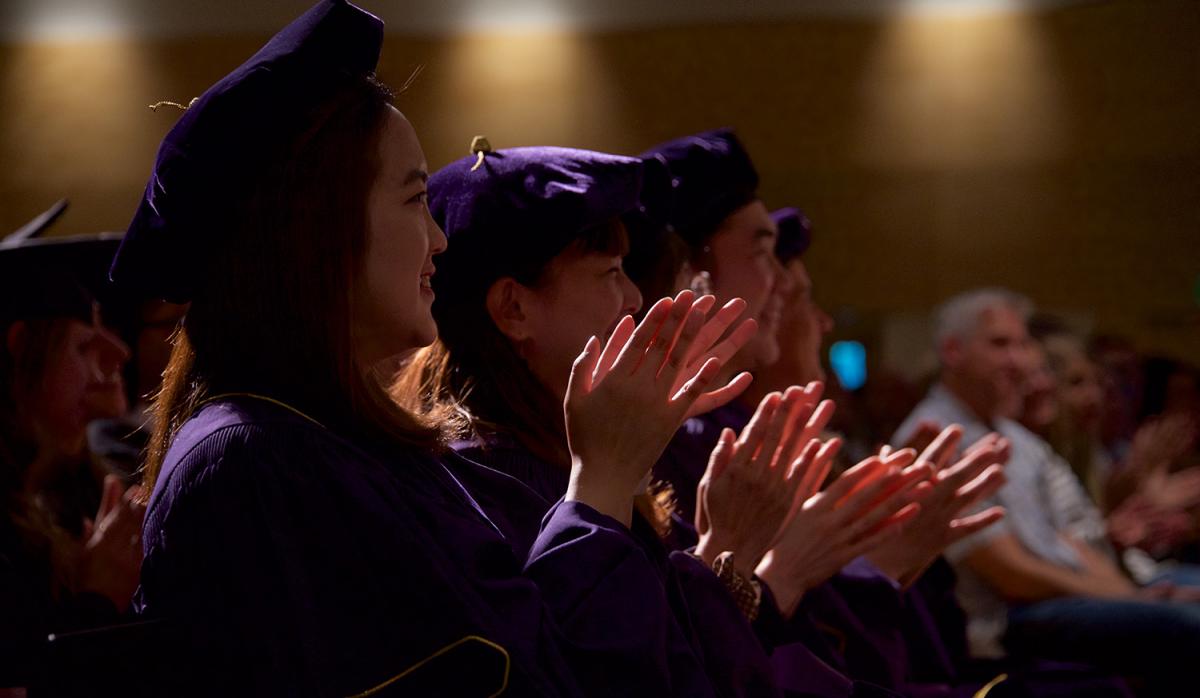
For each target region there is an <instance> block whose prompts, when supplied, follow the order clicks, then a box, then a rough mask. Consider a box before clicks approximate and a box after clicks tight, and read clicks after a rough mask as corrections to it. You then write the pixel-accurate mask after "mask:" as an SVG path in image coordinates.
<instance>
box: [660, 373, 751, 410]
mask: <svg viewBox="0 0 1200 698" xmlns="http://www.w3.org/2000/svg"><path fill="white" fill-rule="evenodd" d="M712 360H713V361H719V359H712ZM752 382H754V377H753V376H751V375H750V373H748V372H746V371H743V372H742V373H739V374H737V376H735V377H734V378H733V380H731V381H729V382H728V383H726V384H725V385H724V386H723V387H720V388H717V389H716V390H711V391H709V392H707V393H704V394H703V395H701V396H700V397H699V398H697V399H696V401H695V402H694V403H692V406H691V408H690V409H689V410H688V413H687V416H689V417H695V416H696V415H698V414H704V413H706V412H712V411H713V410H715V409H717V408H718V407H721V406H723V405H727V404H729V403H730V402H732V401H733V400H735V399H737V397H738V396H739V395H741V394H742V393H744V392H746V388H749V387H750V384H751V383H752ZM680 392H682V390H681V391H680ZM678 397H679V393H676V395H675V396H674V397H673V398H672V400H674V399H677V398H678Z"/></svg>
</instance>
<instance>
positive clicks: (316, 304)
mask: <svg viewBox="0 0 1200 698" xmlns="http://www.w3.org/2000/svg"><path fill="white" fill-rule="evenodd" d="M392 99H393V97H392V93H391V92H390V91H389V90H388V89H387V88H386V87H385V86H383V85H382V84H381V83H379V82H377V81H376V80H375V79H374V78H373V77H364V78H362V79H360V80H358V81H356V82H354V83H353V84H351V85H349V86H347V87H346V88H345V89H343V90H342V91H341V92H340V93H339V94H338V95H337V96H335V97H334V98H332V99H331V100H330V101H329V102H327V103H326V104H325V105H323V106H322V107H321V109H320V111H319V113H317V114H314V115H313V118H312V119H311V120H310V123H311V124H312V126H311V128H310V129H309V130H308V131H307V132H305V133H302V134H299V135H298V136H297V137H296V138H294V139H293V140H292V142H291V143H289V144H288V145H287V146H286V147H285V148H283V149H282V150H281V152H279V153H278V157H276V158H274V167H273V168H271V169H269V170H267V171H264V172H261V173H259V174H258V175H257V178H256V182H255V189H254V191H253V192H252V194H251V195H250V196H249V197H247V199H246V200H245V201H244V202H243V203H242V204H241V206H240V207H239V209H238V210H237V212H236V213H235V214H234V217H233V218H234V220H231V221H230V222H229V227H228V229H226V230H223V231H220V233H221V235H222V238H221V241H220V243H219V244H220V245H221V249H220V252H219V255H217V258H219V259H221V260H222V261H221V263H220V268H219V269H215V270H213V272H212V273H210V274H208V275H207V277H206V279H205V280H204V282H203V284H202V286H201V288H200V289H198V292H197V293H196V295H195V297H194V299H193V301H192V305H191V307H190V309H189V310H188V312H187V315H186V317H185V319H184V322H183V325H182V327H181V328H180V330H179V331H177V332H176V333H175V335H174V337H173V340H172V341H173V343H174V348H173V350H172V354H171V360H170V363H169V364H168V366H167V369H166V371H165V372H164V374H163V385H162V388H161V390H160V392H159V394H158V396H157V398H156V400H155V416H156V420H155V425H154V433H153V435H152V437H151V440H150V445H149V453H148V457H147V463H146V488H145V491H146V493H147V496H148V494H149V492H150V491H151V489H152V488H153V485H154V481H155V479H156V478H157V476H158V472H159V469H160V468H161V466H162V461H163V458H164V456H165V455H166V451H167V448H168V447H169V445H170V442H171V439H172V437H173V435H174V433H175V432H176V431H177V430H178V429H179V428H180V426H181V425H182V424H183V423H184V422H185V421H186V420H187V418H188V417H189V416H190V415H191V413H192V412H193V411H194V410H195V409H196V408H197V406H198V405H199V404H200V403H201V402H203V401H204V400H205V399H209V398H211V397H214V396H216V395H220V394H225V393H231V392H242V393H258V394H263V395H266V396H269V397H271V398H273V399H276V400H281V401H283V402H285V403H288V404H289V405H290V406H292V407H295V408H296V409H298V410H301V411H302V412H304V413H306V414H308V415H310V416H312V417H313V418H314V419H316V420H317V421H319V422H322V423H324V424H325V425H327V426H329V427H330V428H332V429H335V430H343V431H348V432H354V433H357V434H360V435H362V436H366V437H368V438H372V439H382V440H385V441H395V442H400V443H404V444H408V445H413V446H417V447H422V448H433V447H435V446H436V445H437V444H438V443H439V433H438V431H437V430H436V429H434V428H433V427H431V426H429V425H427V424H426V423H424V422H422V421H421V420H419V419H418V418H416V417H414V416H413V415H412V414H410V413H408V412H406V411H404V410H403V409H401V408H400V407H399V406H397V405H396V404H395V403H394V402H393V401H391V400H390V399H389V398H388V396H387V393H386V391H385V389H384V388H383V386H382V385H381V384H380V382H379V381H378V380H375V379H374V377H373V376H369V375H366V371H367V370H368V368H369V367H364V366H361V365H359V363H358V361H357V360H356V358H355V355H354V351H353V347H354V341H353V337H352V328H353V327H354V317H353V310H354V309H353V305H352V302H351V298H352V293H353V291H354V289H355V288H356V287H357V285H358V283H359V282H360V278H361V276H362V271H363V268H364V260H365V257H366V254H367V244H368V238H367V230H368V221H369V218H368V211H367V196H368V192H369V191H370V189H371V185H372V183H373V182H374V180H375V178H376V177H377V175H378V172H379V169H380V164H381V163H380V161H379V139H380V134H381V132H382V130H383V127H384V125H385V123H386V119H387V116H388V111H389V106H390V104H391V103H392Z"/></svg>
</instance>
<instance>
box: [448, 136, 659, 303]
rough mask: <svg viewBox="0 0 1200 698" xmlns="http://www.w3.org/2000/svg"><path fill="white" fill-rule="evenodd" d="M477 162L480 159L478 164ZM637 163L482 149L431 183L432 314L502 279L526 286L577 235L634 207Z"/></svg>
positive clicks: (548, 150)
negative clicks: (434, 230) (436, 233)
mask: <svg viewBox="0 0 1200 698" xmlns="http://www.w3.org/2000/svg"><path fill="white" fill-rule="evenodd" d="M481 158H482V159H481ZM642 168H643V164H642V161H641V160H639V159H637V158H630V157H624V156H621V155H609V154H607V153H597V152H593V151H589V150H577V149H574V148H555V147H549V146H539V147H527V148H507V149H503V150H497V151H494V152H492V151H487V152H484V153H481V154H477V155H476V156H469V157H465V158H462V159H461V160H458V161H456V162H453V163H451V164H449V165H447V166H446V167H443V168H442V169H440V170H438V171H437V172H435V173H434V174H433V175H432V176H431V177H430V178H429V210H430V212H431V213H432V214H433V217H434V220H436V221H437V222H438V225H440V226H441V227H442V230H444V231H445V232H446V237H447V238H448V240H449V246H448V248H447V250H446V252H445V253H444V254H442V255H439V256H438V258H437V260H436V263H437V267H438V272H437V274H435V275H434V277H433V287H434V290H435V291H436V292H437V295H438V301H435V303H434V308H435V313H436V309H437V308H438V306H439V305H442V304H443V302H444V301H445V300H448V299H449V298H451V297H457V296H463V295H470V294H473V293H476V292H481V291H486V289H487V288H489V287H490V286H491V285H492V283H494V282H495V281H496V280H497V279H499V278H502V277H504V276H511V277H513V278H516V279H517V280H519V281H522V282H526V283H531V282H532V279H529V278H528V276H529V275H530V274H532V273H533V272H535V271H537V270H540V269H541V268H542V267H543V266H544V265H545V264H546V263H547V262H548V261H550V260H551V259H553V258H554V257H555V256H556V255H558V254H559V253H560V252H562V251H563V250H565V249H566V248H567V246H568V245H570V244H571V242H573V241H574V240H575V239H577V238H578V237H579V235H580V233H582V232H583V231H585V230H587V229H589V228H591V227H594V226H597V225H601V224H604V223H606V222H608V221H611V220H614V219H616V218H617V217H619V216H621V215H622V214H625V213H628V212H630V211H635V210H637V209H638V206H639V204H640V198H639V197H640V195H641V190H642Z"/></svg>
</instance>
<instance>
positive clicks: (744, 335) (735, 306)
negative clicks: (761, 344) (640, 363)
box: [675, 296, 758, 417]
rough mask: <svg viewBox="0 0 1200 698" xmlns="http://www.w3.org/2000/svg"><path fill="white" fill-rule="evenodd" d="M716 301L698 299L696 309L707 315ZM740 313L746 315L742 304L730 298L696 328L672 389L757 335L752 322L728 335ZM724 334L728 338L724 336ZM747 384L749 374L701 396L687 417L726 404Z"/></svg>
mask: <svg viewBox="0 0 1200 698" xmlns="http://www.w3.org/2000/svg"><path fill="white" fill-rule="evenodd" d="M716 300H717V299H716V298H715V297H714V296H701V297H700V299H699V300H697V301H696V305H697V306H700V307H703V309H704V311H705V312H706V313H707V312H708V310H709V308H711V307H712V305H713V304H715V303H716ZM744 312H746V301H744V300H742V299H741V298H734V299H733V300H731V301H729V302H728V303H726V304H725V305H724V307H722V308H721V309H720V310H718V311H717V312H716V313H715V314H714V315H713V316H712V318H710V319H709V320H708V321H707V322H705V323H704V327H702V328H700V332H699V334H697V335H696V340H695V341H694V342H693V343H692V350H691V352H690V353H689V354H688V356H687V358H686V361H687V367H686V368H685V369H684V370H683V371H682V372H681V373H680V374H679V375H680V377H679V378H678V379H677V382H676V385H675V389H676V390H678V389H680V388H682V387H683V383H682V381H683V380H685V378H686V376H688V375H694V374H695V373H696V371H698V370H700V368H701V367H702V366H703V365H704V362H706V361H708V360H709V359H717V360H719V361H720V362H721V364H722V365H724V364H726V363H728V362H729V360H730V359H732V358H733V356H734V355H735V354H737V353H738V351H739V350H741V348H742V347H744V346H746V343H747V342H749V341H750V340H751V339H753V338H754V335H755V333H756V332H758V323H757V322H755V321H754V320H753V319H746V320H743V321H742V322H741V323H739V324H738V325H737V327H736V328H734V329H733V330H732V331H730V330H729V328H730V327H732V326H733V324H734V323H735V322H736V321H737V319H738V318H739V317H741V316H742V313H744ZM727 333H728V336H726V334H727ZM721 337H725V339H724V340H721ZM750 381H751V377H750V374H749V373H742V374H739V375H738V376H736V377H735V378H734V379H733V380H732V381H730V382H729V383H728V384H726V385H725V386H723V387H721V388H719V389H717V390H714V391H712V392H708V393H705V394H703V395H701V396H700V397H699V399H697V400H696V402H695V403H693V404H692V407H691V409H689V410H688V412H687V416H688V417H695V416H696V415H698V414H704V413H706V412H711V411H713V410H715V409H717V408H718V407H721V406H722V405H725V404H727V403H729V402H730V401H731V400H733V399H735V398H736V397H737V396H738V395H741V394H742V393H743V392H744V391H745V390H746V388H748V387H749V386H750Z"/></svg>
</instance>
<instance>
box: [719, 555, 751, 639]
mask: <svg viewBox="0 0 1200 698" xmlns="http://www.w3.org/2000/svg"><path fill="white" fill-rule="evenodd" d="M712 569H713V572H714V573H716V575H717V579H720V580H721V583H722V584H724V585H725V588H726V589H727V590H728V591H729V595H730V596H732V597H733V602H734V604H735V605H736V606H737V607H738V610H740V611H741V612H742V615H744V616H746V620H748V621H750V622H752V623H753V622H754V620H755V619H756V618H758V610H759V606H760V605H761V604H762V585H761V584H759V583H758V581H757V580H755V579H753V578H749V577H746V576H745V575H743V574H742V573H741V572H738V571H737V570H736V569H735V568H734V566H733V553H732V552H724V553H721V554H720V555H718V556H717V559H715V560H713V565H712Z"/></svg>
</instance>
